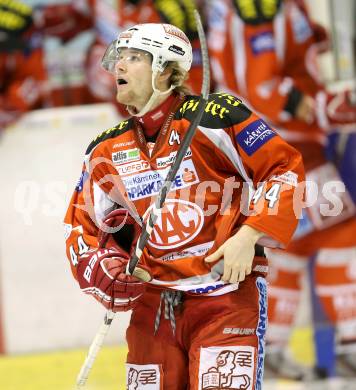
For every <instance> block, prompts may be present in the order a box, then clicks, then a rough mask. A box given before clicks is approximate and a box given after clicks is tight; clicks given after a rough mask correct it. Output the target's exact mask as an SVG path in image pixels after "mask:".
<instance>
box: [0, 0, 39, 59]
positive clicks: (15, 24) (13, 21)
mask: <svg viewBox="0 0 356 390" xmlns="http://www.w3.org/2000/svg"><path fill="white" fill-rule="evenodd" d="M32 16H33V15H32V8H31V7H29V6H28V5H26V4H25V2H21V1H17V0H0V52H13V51H15V50H24V49H26V48H27V47H28V46H29V44H28V42H27V40H28V36H26V34H29V33H30V31H32V29H33V17H32Z"/></svg>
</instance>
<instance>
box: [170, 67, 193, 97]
mask: <svg viewBox="0 0 356 390" xmlns="http://www.w3.org/2000/svg"><path fill="white" fill-rule="evenodd" d="M167 68H169V69H171V70H172V74H171V77H170V78H169V84H170V85H175V88H174V91H175V92H177V93H179V94H184V95H191V94H192V91H191V90H190V88H189V87H188V85H187V84H185V81H186V80H187V79H188V72H186V71H185V70H183V69H182V68H181V67H180V66H179V63H178V62H175V61H171V62H168V64H167Z"/></svg>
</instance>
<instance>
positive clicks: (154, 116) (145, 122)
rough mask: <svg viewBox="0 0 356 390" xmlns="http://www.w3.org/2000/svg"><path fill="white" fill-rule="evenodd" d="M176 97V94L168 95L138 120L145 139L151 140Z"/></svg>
mask: <svg viewBox="0 0 356 390" xmlns="http://www.w3.org/2000/svg"><path fill="white" fill-rule="evenodd" d="M176 97H177V95H176V94H174V93H172V94H170V95H169V96H168V97H165V99H164V100H163V101H161V102H160V103H158V105H157V106H156V107H155V108H154V109H153V110H151V111H149V112H148V113H147V114H145V115H143V116H142V117H140V118H138V121H139V122H140V124H141V126H142V128H143V132H144V134H145V136H146V137H149V138H151V137H153V136H155V135H156V133H157V132H158V131H159V129H160V128H161V126H162V125H163V123H164V121H165V119H166V117H167V115H168V114H169V109H170V108H171V106H172V104H173V101H174V100H175V98H176Z"/></svg>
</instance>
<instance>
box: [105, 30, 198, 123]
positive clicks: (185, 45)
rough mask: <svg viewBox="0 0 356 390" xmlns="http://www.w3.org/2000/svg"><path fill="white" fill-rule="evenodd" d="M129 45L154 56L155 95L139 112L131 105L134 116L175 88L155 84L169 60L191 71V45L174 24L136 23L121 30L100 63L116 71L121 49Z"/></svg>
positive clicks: (141, 113)
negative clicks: (159, 86) (135, 111)
mask: <svg viewBox="0 0 356 390" xmlns="http://www.w3.org/2000/svg"><path fill="white" fill-rule="evenodd" d="M126 48H131V49H137V50H143V51H145V52H148V53H149V54H151V56H152V88H153V94H152V96H151V98H150V99H149V101H148V102H147V104H146V105H145V107H144V108H143V109H142V110H141V111H140V112H139V113H135V114H134V113H133V112H132V110H130V108H128V111H129V112H130V113H131V114H132V115H135V116H142V115H144V114H145V113H146V112H148V111H149V110H150V109H151V107H152V105H153V103H154V102H155V100H156V98H157V97H158V96H159V95H163V94H167V93H169V92H170V91H171V90H172V89H174V88H175V87H176V85H171V86H170V88H169V89H167V90H166V91H163V92H162V91H159V90H158V89H157V88H156V85H155V79H156V76H157V74H158V73H159V72H163V71H164V69H165V67H166V65H167V63H168V62H176V63H177V64H178V65H179V67H180V68H181V69H182V70H183V71H185V72H188V71H189V69H190V67H191V65H192V58H193V54H192V46H191V44H190V42H189V39H188V38H187V36H186V35H185V34H184V32H183V31H182V30H180V29H179V28H178V27H176V26H173V25H172V24H164V23H146V24H137V25H135V26H133V27H131V28H129V29H127V30H125V31H122V32H121V33H120V34H119V36H118V38H117V39H116V40H114V41H113V42H112V43H111V45H110V46H109V47H108V49H107V50H106V52H105V54H104V57H103V59H102V62H101V64H102V66H103V68H104V69H106V70H107V71H109V72H110V73H114V74H115V65H116V63H117V62H118V59H119V54H120V49H126Z"/></svg>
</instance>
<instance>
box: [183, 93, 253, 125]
mask: <svg viewBox="0 0 356 390" xmlns="http://www.w3.org/2000/svg"><path fill="white" fill-rule="evenodd" d="M198 106H199V96H187V98H186V100H185V102H184V103H183V105H182V106H181V108H180V109H179V110H178V112H177V113H176V119H179V118H185V119H188V120H189V121H192V120H194V117H195V112H196V111H197V109H198ZM250 115H251V111H250V110H249V109H248V108H247V107H246V106H245V105H244V104H243V103H242V101H241V100H240V99H238V98H236V97H235V96H233V95H230V94H228V93H212V94H210V95H209V99H208V103H207V104H206V107H205V110H204V114H203V117H202V119H201V121H200V125H201V126H204V127H209V128H211V129H221V128H226V127H231V126H234V125H236V124H238V123H241V122H243V121H245V120H246V119H247V118H249V116H250Z"/></svg>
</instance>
